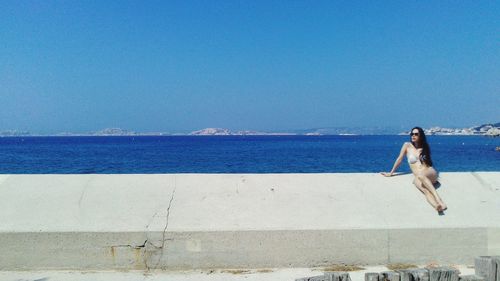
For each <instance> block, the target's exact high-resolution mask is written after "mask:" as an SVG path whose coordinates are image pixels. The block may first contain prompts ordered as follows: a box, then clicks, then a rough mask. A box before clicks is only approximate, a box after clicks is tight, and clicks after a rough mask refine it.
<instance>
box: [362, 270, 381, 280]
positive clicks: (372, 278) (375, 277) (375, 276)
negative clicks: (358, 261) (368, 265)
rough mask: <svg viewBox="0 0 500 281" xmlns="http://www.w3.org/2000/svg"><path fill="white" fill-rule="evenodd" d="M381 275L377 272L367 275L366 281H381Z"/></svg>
mask: <svg viewBox="0 0 500 281" xmlns="http://www.w3.org/2000/svg"><path fill="white" fill-rule="evenodd" d="M378 278H379V274H378V273H375V272H367V273H365V281H379V280H378Z"/></svg>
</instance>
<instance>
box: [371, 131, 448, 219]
mask: <svg viewBox="0 0 500 281" xmlns="http://www.w3.org/2000/svg"><path fill="white" fill-rule="evenodd" d="M410 137H411V142H405V143H404V144H403V147H402V148H401V152H400V154H399V157H398V158H397V159H396V162H395V163H394V166H393V167H392V170H391V171H390V172H389V173H385V172H382V173H381V174H382V175H384V176H386V177H391V176H392V175H393V174H394V172H395V171H396V170H397V169H398V167H399V165H400V164H401V161H402V160H403V157H404V156H405V155H406V158H407V159H408V164H409V165H410V169H411V171H412V172H413V175H415V179H414V180H413V183H414V184H415V186H417V188H418V189H419V190H420V191H421V192H422V193H423V194H424V195H425V198H427V201H428V202H429V204H431V205H432V207H434V209H436V210H437V211H438V212H441V211H444V210H446V209H447V207H446V204H444V202H443V200H441V197H439V195H438V194H437V192H436V189H435V188H434V184H435V183H436V182H437V178H438V174H437V172H436V170H435V169H434V168H433V167H432V160H431V149H430V147H429V144H428V143H427V139H426V138H425V134H424V130H422V128H420V127H415V128H413V129H411V133H410Z"/></svg>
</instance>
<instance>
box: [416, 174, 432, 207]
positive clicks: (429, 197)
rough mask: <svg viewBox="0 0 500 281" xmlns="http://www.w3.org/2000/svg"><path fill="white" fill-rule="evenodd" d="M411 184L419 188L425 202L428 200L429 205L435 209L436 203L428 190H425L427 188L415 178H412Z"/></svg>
mask: <svg viewBox="0 0 500 281" xmlns="http://www.w3.org/2000/svg"><path fill="white" fill-rule="evenodd" d="M413 184H415V186H416V187H417V188H418V190H420V191H421V192H422V193H423V194H424V195H425V199H427V202H429V204H431V206H432V207H433V208H434V209H436V210H437V207H438V203H437V202H436V199H435V198H434V196H433V195H432V194H431V193H430V191H429V190H427V188H425V187H423V186H422V182H421V181H420V180H419V179H417V178H415V180H413Z"/></svg>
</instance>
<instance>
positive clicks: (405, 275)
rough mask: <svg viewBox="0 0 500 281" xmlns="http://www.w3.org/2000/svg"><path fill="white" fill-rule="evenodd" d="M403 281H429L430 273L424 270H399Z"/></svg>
mask: <svg viewBox="0 0 500 281" xmlns="http://www.w3.org/2000/svg"><path fill="white" fill-rule="evenodd" d="M398 272H399V274H400V275H401V281H429V271H428V270H427V269H424V268H415V269H404V270H399V271H398Z"/></svg>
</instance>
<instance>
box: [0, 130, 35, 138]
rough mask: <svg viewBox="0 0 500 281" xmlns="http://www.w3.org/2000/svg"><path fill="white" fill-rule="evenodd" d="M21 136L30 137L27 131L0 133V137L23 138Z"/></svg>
mask: <svg viewBox="0 0 500 281" xmlns="http://www.w3.org/2000/svg"><path fill="white" fill-rule="evenodd" d="M23 136H31V133H30V132H28V131H17V130H10V131H1V132H0V137H23Z"/></svg>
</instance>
